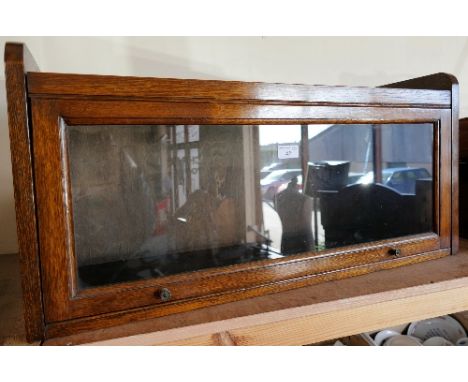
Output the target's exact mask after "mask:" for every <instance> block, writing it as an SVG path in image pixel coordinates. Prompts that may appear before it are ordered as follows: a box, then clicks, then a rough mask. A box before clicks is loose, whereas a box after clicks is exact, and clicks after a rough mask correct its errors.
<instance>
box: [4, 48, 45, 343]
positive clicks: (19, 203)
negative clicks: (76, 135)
mask: <svg viewBox="0 0 468 382" xmlns="http://www.w3.org/2000/svg"><path fill="white" fill-rule="evenodd" d="M25 70H37V65H36V64H35V62H34V61H33V59H32V57H31V55H30V53H29V51H28V50H27V49H26V48H25V47H24V46H23V45H22V44H14V43H7V44H6V46H5V80H6V94H7V104H8V126H9V130H10V143H11V144H10V147H11V164H12V169H13V185H14V195H15V208H16V216H17V217H21V218H20V219H18V218H17V221H16V227H17V232H18V245H19V257H20V265H21V274H22V288H23V301H24V306H25V311H24V315H25V326H26V337H27V339H28V341H34V340H39V339H42V338H43V331H44V317H43V311H42V297H41V279H40V269H39V267H40V265H39V252H38V245H37V221H36V212H35V194H34V179H33V173H32V157H31V146H30V139H31V137H30V129H29V117H28V102H27V95H26V81H25Z"/></svg>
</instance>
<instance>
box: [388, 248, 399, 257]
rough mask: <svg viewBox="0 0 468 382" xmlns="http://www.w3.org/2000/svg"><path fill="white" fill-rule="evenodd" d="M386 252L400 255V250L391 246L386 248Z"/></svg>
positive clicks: (395, 255)
mask: <svg viewBox="0 0 468 382" xmlns="http://www.w3.org/2000/svg"><path fill="white" fill-rule="evenodd" d="M388 254H389V255H390V256H393V257H400V254H401V251H400V249H398V248H391V249H389V250H388Z"/></svg>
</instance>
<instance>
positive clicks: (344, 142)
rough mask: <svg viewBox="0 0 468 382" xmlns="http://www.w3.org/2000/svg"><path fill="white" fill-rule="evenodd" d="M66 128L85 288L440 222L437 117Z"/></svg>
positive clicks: (418, 230)
mask: <svg viewBox="0 0 468 382" xmlns="http://www.w3.org/2000/svg"><path fill="white" fill-rule="evenodd" d="M66 132H67V148H68V154H69V168H70V184H71V197H72V207H73V230H74V244H75V254H76V259H77V260H76V261H77V269H78V280H79V285H80V287H81V288H87V287H93V286H99V285H105V284H112V283H118V282H125V281H132V280H138V279H147V278H153V277H161V276H167V275H171V274H177V273H181V272H188V271H194V270H199V269H206V268H210V267H219V266H226V265H232V264H239V263H245V262H251V261H255V260H261V259H272V258H279V257H283V256H288V255H292V254H298V253H304V252H315V251H320V250H323V249H327V248H336V247H342V246H347V245H352V244H359V243H366V242H371V241H376V240H382V239H388V238H395V237H399V236H405V235H411V234H416V233H423V232H430V231H432V230H433V182H432V173H433V158H432V155H433V154H432V153H433V126H432V124H384V125H365V124H360V125H359V124H357V125H351V124H347V125H345V124H337V125H287V126H281V125H268V126H267V125H261V126H240V125H229V126H215V125H200V126H199V125H158V126H149V125H146V126H67V127H66Z"/></svg>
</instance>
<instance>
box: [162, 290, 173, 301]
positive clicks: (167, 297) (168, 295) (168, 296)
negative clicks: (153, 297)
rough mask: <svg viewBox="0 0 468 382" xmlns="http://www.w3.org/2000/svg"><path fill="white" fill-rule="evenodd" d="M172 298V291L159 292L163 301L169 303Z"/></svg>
mask: <svg viewBox="0 0 468 382" xmlns="http://www.w3.org/2000/svg"><path fill="white" fill-rule="evenodd" d="M171 297H172V294H171V291H170V290H169V289H167V288H161V289H160V290H159V298H160V299H161V301H169V300H170V299H171Z"/></svg>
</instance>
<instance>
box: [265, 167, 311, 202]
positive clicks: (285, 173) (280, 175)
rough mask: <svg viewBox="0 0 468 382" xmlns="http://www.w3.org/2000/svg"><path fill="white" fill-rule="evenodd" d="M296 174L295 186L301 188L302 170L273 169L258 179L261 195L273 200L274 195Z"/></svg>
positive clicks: (284, 187)
mask: <svg viewBox="0 0 468 382" xmlns="http://www.w3.org/2000/svg"><path fill="white" fill-rule="evenodd" d="M295 176H297V178H298V179H297V187H298V189H299V190H302V170H301V169H287V170H275V171H273V172H272V173H270V174H269V175H267V176H266V177H265V178H263V179H262V180H261V181H260V186H261V189H262V197H263V199H265V200H273V198H274V197H275V195H276V194H277V193H278V192H281V191H282V190H285V189H286V187H287V186H288V183H289V182H290V181H291V179H292V178H294V177H295Z"/></svg>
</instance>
